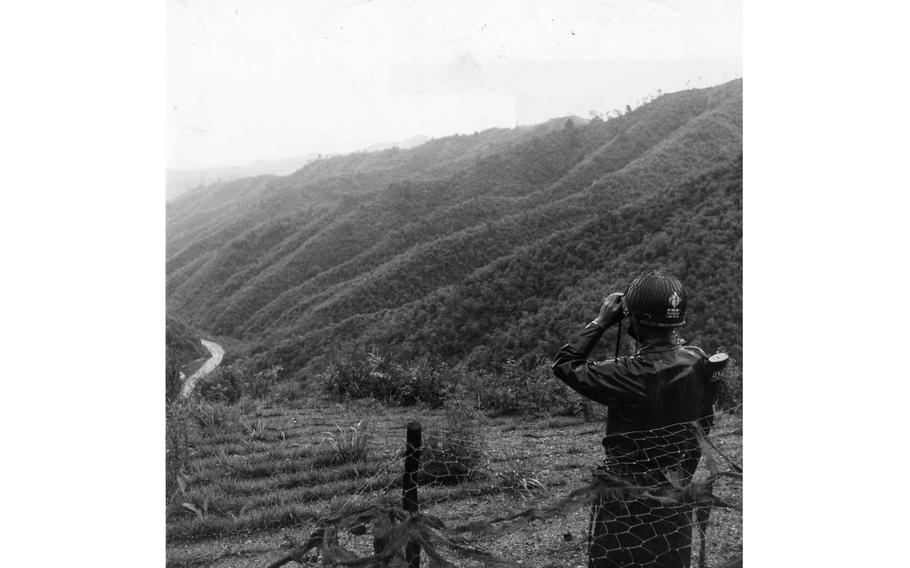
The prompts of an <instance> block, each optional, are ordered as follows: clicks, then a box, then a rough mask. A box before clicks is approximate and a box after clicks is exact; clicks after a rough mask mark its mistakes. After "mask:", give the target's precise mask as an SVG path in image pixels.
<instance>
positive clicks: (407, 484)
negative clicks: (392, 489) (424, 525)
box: [401, 420, 421, 568]
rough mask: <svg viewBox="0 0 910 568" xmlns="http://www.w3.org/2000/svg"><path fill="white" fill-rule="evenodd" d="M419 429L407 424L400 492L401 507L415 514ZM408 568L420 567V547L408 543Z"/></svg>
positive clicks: (406, 558)
mask: <svg viewBox="0 0 910 568" xmlns="http://www.w3.org/2000/svg"><path fill="white" fill-rule="evenodd" d="M420 447H421V429H420V422H417V421H416V420H412V421H410V422H408V437H407V447H406V448H405V452H404V479H403V483H402V484H401V485H402V490H401V493H402V495H401V501H402V507H403V508H404V510H405V511H410V512H412V513H416V512H417V510H418V508H419V502H418V497H417V479H416V476H417V470H419V469H420ZM404 557H405V560H407V563H408V568H419V567H420V545H419V544H417V543H416V542H409V543H408V545H407V548H405V553H404Z"/></svg>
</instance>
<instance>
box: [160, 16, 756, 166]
mask: <svg viewBox="0 0 910 568" xmlns="http://www.w3.org/2000/svg"><path fill="white" fill-rule="evenodd" d="M167 26H168V28H167V65H168V70H167V76H168V85H167V104H168V109H167V120H168V125H167V126H168V128H167V144H168V148H167V163H168V167H170V168H178V169H189V168H200V167H210V166H216V165H244V164H247V163H249V162H252V161H255V160H259V159H278V158H285V157H291V156H301V155H306V154H310V153H339V152H350V151H354V150H357V149H361V148H365V147H367V146H370V145H372V144H376V143H382V142H395V141H403V140H406V139H408V138H410V137H412V136H415V135H425V136H430V137H441V136H447V135H450V134H455V133H465V134H470V133H472V132H475V131H478V130H483V129H485V128H491V127H495V126H500V127H513V126H515V125H516V124H534V123H538V122H543V121H545V120H547V119H550V118H554V117H557V116H565V115H568V114H576V115H580V116H585V117H587V116H588V113H589V111H591V110H596V111H600V112H604V111H609V110H611V109H614V108H624V107H625V105H626V104H631V105H632V106H635V105H636V104H637V102H638V101H640V100H641V99H642V98H643V97H645V96H647V95H650V94H655V93H656V92H657V90H658V89H661V90H663V91H664V92H672V91H677V90H681V89H685V88H690V87H702V86H710V85H715V84H718V83H722V82H724V81H728V80H730V79H734V78H736V77H741V76H742V6H741V2H740V0H629V1H623V0H601V1H586V0H579V1H559V2H557V1H551V2H530V1H494V0H486V1H480V2H473V1H470V2H469V1H465V0H458V1H455V0H447V1H428V0H420V1H405V0H360V1H358V0H319V1H316V0H314V1H303V0H286V1H284V0H269V1H261V0H257V1H251V2H248V1H239V0H233V1H225V0H220V1H208V0H168V20H167Z"/></svg>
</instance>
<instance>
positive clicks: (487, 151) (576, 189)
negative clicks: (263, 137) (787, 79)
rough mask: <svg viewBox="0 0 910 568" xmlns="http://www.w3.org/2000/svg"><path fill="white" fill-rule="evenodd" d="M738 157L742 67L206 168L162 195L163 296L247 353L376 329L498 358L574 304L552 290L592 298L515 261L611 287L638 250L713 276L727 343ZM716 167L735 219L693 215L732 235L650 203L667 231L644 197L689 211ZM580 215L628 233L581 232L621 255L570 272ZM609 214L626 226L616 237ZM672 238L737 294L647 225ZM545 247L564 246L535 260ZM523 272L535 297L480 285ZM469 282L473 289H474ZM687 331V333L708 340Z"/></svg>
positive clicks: (306, 356)
mask: <svg viewBox="0 0 910 568" xmlns="http://www.w3.org/2000/svg"><path fill="white" fill-rule="evenodd" d="M578 122H580V121H578ZM741 155H742V81H741V80H737V81H733V82H730V83H726V84H724V85H720V86H718V87H713V88H709V89H700V90H691V91H683V92H680V93H671V94H667V95H663V96H661V97H659V98H658V99H656V100H654V101H652V102H651V103H648V104H646V105H644V106H642V107H639V108H638V109H635V110H633V111H632V112H630V113H627V114H625V115H623V116H622V117H619V118H613V119H610V120H608V121H602V120H599V119H595V120H591V121H588V122H586V123H584V124H577V123H576V121H574V120H572V119H566V120H561V119H554V120H551V121H548V122H547V123H544V124H543V125H537V127H530V128H528V127H522V128H521V129H513V130H509V131H506V130H504V129H491V130H489V131H484V132H481V133H476V134H474V135H470V136H454V137H447V138H443V139H434V140H430V141H427V142H425V143H423V144H421V145H420V146H418V147H416V148H414V149H412V150H400V149H390V150H383V151H380V152H375V153H370V154H366V153H357V154H352V155H346V156H340V157H332V158H329V159H325V160H317V161H314V162H311V163H310V164H307V166H305V167H304V168H302V169H300V170H298V171H296V172H294V173H293V174H291V175H289V176H285V177H282V178H252V179H245V180H236V181H234V182H227V183H223V184H216V185H215V186H213V187H210V188H206V189H205V191H201V192H193V194H195V195H186V196H183V197H181V198H179V199H178V200H175V202H174V203H172V204H171V206H170V207H169V209H168V243H167V250H168V257H167V297H168V310H169V312H170V311H172V312H174V313H177V314H180V315H181V317H183V318H185V319H186V320H187V321H191V322H194V323H195V324H196V325H198V326H200V327H205V328H207V329H209V330H211V331H213V332H215V333H219V334H226V335H236V336H239V337H245V338H247V339H254V338H255V339H256V340H257V341H259V342H260V343H261V345H260V347H259V348H257V349H255V350H253V351H252V352H251V354H252V355H253V356H254V359H255V360H256V361H257V364H261V365H266V364H282V365H283V366H285V367H286V368H288V369H291V370H294V371H295V372H302V371H303V370H304V369H309V368H315V367H317V366H318V365H319V364H322V363H324V362H325V361H327V360H328V358H330V357H332V356H335V355H338V354H340V353H343V352H346V351H350V350H351V349H357V348H365V347H366V346H368V345H370V344H375V345H378V346H380V347H382V348H384V349H387V350H389V351H392V352H395V353H399V354H401V356H406V357H412V356H417V355H419V354H420V353H421V349H420V348H418V347H417V345H418V344H426V343H428V344H429V345H430V347H429V348H427V349H426V353H425V354H429V355H433V356H438V357H441V358H443V359H447V360H450V361H451V362H465V363H470V364H477V365H489V364H493V365H495V364H496V362H497V360H501V359H502V358H504V357H515V358H523V359H525V360H527V359H528V358H529V357H531V356H532V355H533V356H536V355H538V354H547V353H550V352H552V350H553V349H554V345H556V344H557V343H558V341H559V340H558V339H556V338H557V337H560V334H559V333H557V332H556V331H555V327H556V326H557V325H563V323H562V321H561V320H559V318H568V317H569V315H570V313H571V312H570V307H575V308H577V309H579V310H581V305H579V304H578V302H577V300H576V299H575V298H574V297H573V298H570V297H568V296H567V297H563V298H562V299H560V296H559V294H560V293H563V292H565V293H566V294H568V292H567V290H569V289H571V290H573V291H574V292H573V294H575V295H578V296H585V297H587V296H591V295H592V294H591V293H590V292H586V291H585V290H583V289H581V288H579V287H578V285H577V284H575V283H573V282H571V281H569V280H567V279H566V278H552V277H549V276H546V277H544V276H535V275H534V268H533V266H534V265H535V263H532V262H531V261H530V260H529V259H533V258H538V261H537V263H536V264H537V265H545V266H549V265H550V264H552V265H553V267H556V268H557V269H560V270H567V271H568V273H571V274H576V275H577V276H578V277H579V278H583V279H584V281H585V282H588V283H589V284H588V285H590V286H591V287H596V286H595V284H597V283H598V282H599V283H600V286H603V285H604V283H612V285H613V286H621V285H622V282H624V281H625V280H627V279H628V278H629V277H631V275H632V274H631V273H630V272H629V270H630V269H631V267H632V266H641V267H642V268H645V267H646V266H645V265H644V264H642V263H640V262H636V261H635V258H636V257H635V255H634V254H633V252H636V253H637V254H639V255H640V257H641V258H650V263H651V264H650V265H657V266H660V267H664V268H669V267H675V268H676V270H677V272H680V277H681V278H682V279H683V281H684V283H686V284H687V285H688V286H690V287H693V288H697V287H698V286H699V285H701V286H707V288H708V289H711V290H716V292H715V293H717V294H720V297H723V298H725V299H724V302H726V305H728V306H730V307H731V310H732V313H730V314H728V315H726V316H721V315H719V314H717V315H715V314H714V313H713V311H712V310H708V311H711V312H712V315H711V317H713V318H714V324H716V327H717V329H719V330H722V331H723V332H724V333H727V334H732V335H733V337H732V338H731V339H730V340H725V343H727V344H729V345H731V346H733V347H731V350H732V351H733V353H734V355H735V356H736V357H738V358H741V347H740V346H741V289H742V284H741V272H742V269H741V262H742V258H741V239H742V232H741V231H742V229H741V223H742V222H741V208H742V205H741V187H742V180H741V170H742V157H741ZM717 180H724V181H723V182H722V183H723V184H725V185H724V188H725V189H723V191H721V190H719V189H715V190H714V193H713V194H711V195H714V194H716V198H717V199H718V200H720V202H722V203H725V204H727V206H728V207H729V208H731V210H732V211H733V213H730V214H727V213H728V212H725V213H724V215H726V217H724V219H725V220H726V221H727V222H728V223H730V227H728V228H720V227H714V223H715V221H713V220H710V219H707V220H703V223H704V224H706V225H705V226H710V227H711V230H712V231H714V230H716V231H717V233H718V235H723V238H725V239H727V241H729V242H725V243H717V242H714V241H713V240H712V239H713V238H714V237H711V235H707V234H706V235H703V234H701V232H702V231H701V229H698V230H696V231H695V233H693V232H692V230H691V229H686V227H685V226H684V223H683V222H682V221H681V220H680V219H678V218H677V217H674V215H673V214H671V213H672V212H669V211H667V212H666V213H665V214H664V213H662V214H661V216H660V218H661V219H664V221H665V222H666V223H671V224H672V226H673V230H672V232H671V233H667V231H666V230H664V228H662V227H661V226H657V225H654V224H653V222H652V221H651V220H649V215H648V214H647V211H648V210H651V211H656V210H660V211H663V208H665V207H666V204H667V203H668V202H672V203H677V204H678V206H679V207H680V208H681V211H683V212H685V214H689V215H696V216H697V215H701V213H699V211H701V209H699V208H700V207H702V206H703V205H704V204H703V203H701V202H698V201H693V200H692V199H687V198H686V197H685V195H682V194H680V192H681V191H684V190H683V188H689V191H692V192H693V193H694V194H697V195H707V194H706V193H705V192H706V191H707V190H705V189H704V188H703V187H702V186H706V185H711V184H715V185H716V184H718V183H721V182H718V181H717ZM737 211H738V214H737V213H736V212H737ZM623 215H628V216H631V217H633V218H635V219H638V225H630V224H629V223H628V222H626V221H623V217H622V216H623ZM680 215H683V213H680ZM730 215H732V216H730ZM737 215H738V216H737ZM652 216H653V215H652ZM683 217H684V215H683ZM699 218H700V217H699ZM578 227H587V228H588V229H587V230H589V231H593V232H594V233H596V234H599V235H602V236H603V237H604V238H607V239H616V242H622V243H625V245H624V246H625V247H626V248H625V249H623V250H614V249H612V248H607V249H604V246H603V245H600V244H597V243H596V242H592V243H589V246H590V247H591V248H592V250H595V251H596V250H601V249H603V250H602V252H603V251H606V250H609V251H612V253H613V254H615V255H616V256H617V257H618V259H619V260H616V261H615V262H612V267H613V268H612V270H606V269H604V268H602V267H597V268H596V269H592V270H591V275H588V276H584V275H583V270H582V268H581V267H579V266H577V264H578V262H580V259H588V261H589V262H591V261H592V260H591V259H592V258H593V257H592V253H590V252H588V253H584V254H582V253H581V251H575V248H576V247H575V245H573V243H572V240H571V239H570V238H569V237H568V235H575V237H576V238H579V239H582V240H585V239H586V238H587V237H586V236H585V235H584V234H583V233H578V230H579V229H578ZM619 227H622V228H623V230H625V231H628V232H631V233H634V234H635V235H636V236H638V237H640V238H639V239H638V240H637V241H636V240H634V239H632V240H630V239H628V238H625V237H624V236H623V235H617V234H616V232H617V231H619ZM706 230H707V229H706ZM665 233H666V235H665V236H664V237H661V235H663V234H665ZM680 235H688V237H687V238H688V239H689V240H691V241H692V243H689V242H686V243H683V244H684V245H685V246H687V247H689V248H692V247H694V249H693V251H695V252H700V253H708V254H709V255H713V256H716V257H717V258H718V259H722V262H721V264H722V266H723V267H724V268H725V269H727V270H730V271H732V273H733V274H739V275H740V276H739V280H738V281H737V280H736V278H735V277H734V278H733V279H732V280H730V279H725V282H727V283H728V284H730V285H731V286H732V288H733V290H734V292H733V297H732V299H731V297H730V294H727V293H721V292H722V291H719V289H718V288H717V285H716V280H718V279H719V276H718V275H714V276H712V275H710V274H706V273H705V274H703V273H702V272H700V271H701V270H702V267H701V261H700V260H698V258H696V257H694V256H691V254H690V255H689V256H687V257H686V258H687V259H689V260H687V262H686V263H683V264H681V265H680V264H679V262H678V260H674V258H673V255H672V254H671V250H672V249H671V248H670V247H669V246H668V245H666V243H664V242H663V241H662V240H661V239H664V240H666V239H668V238H671V239H672V238H679V236H680ZM717 238H720V237H717ZM555 243H559V245H557V244H555ZM643 243H647V244H643ZM693 243H694V244H693ZM731 245H732V249H733V250H732V254H727V253H729V252H730V250H729V249H730V248H731ZM724 247H726V249H728V250H726V251H725V252H724V251H719V250H717V249H718V248H720V249H723V248H724ZM737 247H739V248H738V249H737ZM539 250H544V251H547V254H550V255H557V256H559V255H561V257H560V258H561V259H560V260H559V261H558V262H557V261H552V262H551V261H550V260H547V262H543V260H540V258H539V257H540V255H541V254H542V253H541V252H539ZM655 250H656V252H655ZM737 250H738V251H739V252H738V253H737ZM560 251H563V252H562V253H560ZM565 251H574V252H572V253H570V254H565ZM695 252H693V253H692V254H695ZM690 257H691V258H690ZM554 262H555V264H554ZM560 267H561V268H560ZM617 273H619V274H621V276H619V275H617ZM689 273H693V274H694V273H698V276H697V278H696V277H693V276H688V274H689ZM510 279H515V280H516V282H511V281H510ZM529 279H530V280H534V279H537V280H539V281H540V282H541V283H543V282H546V283H547V284H546V285H544V284H541V286H542V288H540V290H538V291H537V292H535V295H534V296H533V300H522V299H521V298H512V297H509V292H505V291H504V292H503V293H502V294H501V295H500V296H498V297H497V296H491V295H489V294H488V293H487V292H488V290H487V289H486V288H484V287H483V284H484V283H485V285H486V286H487V287H488V288H489V287H490V286H493V284H494V283H499V281H500V280H503V282H502V283H499V284H501V285H502V286H504V290H513V292H512V293H518V292H517V291H519V290H524V288H523V287H522V286H523V285H525V284H521V282H524V281H527V280H529ZM518 281H521V282H518ZM478 282H480V284H478ZM737 282H738V283H737ZM520 284H521V285H520ZM693 285H694V286H693ZM477 286H480V288H477ZM494 288H495V286H494ZM468 290H473V292H470V293H469V292H468ZM736 290H738V298H739V299H738V300H736V297H737V292H736ZM601 292H602V290H598V291H597V292H596V293H595V294H593V295H594V296H596V295H597V294H601ZM480 297H482V298H485V300H484V302H481V303H480V304H477V305H474V304H475V303H476V302H475V300H476V298H480ZM456 298H457V300H455V299H456ZM444 301H454V302H456V304H457V303H461V307H460V308H459V307H457V305H455V304H453V305H452V306H451V307H450V308H447V310H449V311H450V312H451V315H452V316H453V317H455V316H457V318H456V319H458V320H459V324H460V326H461V327H460V329H462V330H463V331H464V332H465V335H464V336H461V337H456V336H452V334H451V330H450V329H447V326H446V322H445V321H443V320H440V319H439V315H438V314H439V312H438V310H437V309H436V308H434V304H433V302H443V303H444ZM737 302H738V303H737ZM692 305H693V307H694V306H696V305H697V306H698V309H697V310H696V311H699V310H703V309H704V307H703V306H702V305H701V304H699V303H698V302H694V303H693V304H692ZM512 309H518V310H519V313H521V314H524V315H521V316H520V317H518V318H517V319H516V318H515V317H512V316H511V315H509V316H508V317H507V318H505V320H503V321H501V322H498V323H497V322H492V321H488V319H487V318H486V316H485V315H484V314H483V313H482V312H483V310H487V311H489V312H490V313H497V314H500V317H504V314H508V313H510V312H509V310H512ZM478 310H479V311H478ZM715 311H716V310H715ZM465 314H472V315H471V317H468V316H466V315H465ZM548 314H549V315H548ZM472 318H473V319H472ZM718 318H722V319H723V321H722V322H721V323H718ZM557 320H559V323H558V324H557ZM521 322H524V323H523V324H521ZM519 324H521V325H525V324H526V325H527V326H529V327H528V328H527V330H526V329H525V328H524V327H516V326H518V325H519ZM706 325H707V323H706ZM690 328H691V331H692V332H693V333H694V334H695V337H704V338H705V339H706V340H714V339H715V337H716V336H717V337H719V336H718V334H716V333H714V332H705V331H703V330H701V329H700V328H698V327H697V326H692V325H691V324H690ZM498 333H503V334H504V336H503V337H504V338H505V339H504V338H500V337H498V335H497V334H498ZM534 334H537V337H538V338H545V339H538V340H534ZM540 341H544V343H543V344H541V343H540Z"/></svg>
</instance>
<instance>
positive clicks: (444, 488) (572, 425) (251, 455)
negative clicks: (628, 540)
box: [167, 401, 742, 568]
mask: <svg viewBox="0 0 910 568" xmlns="http://www.w3.org/2000/svg"><path fill="white" fill-rule="evenodd" d="M233 412H235V413H236V415H231V416H228V417H227V418H226V419H225V420H224V422H223V423H221V424H219V425H217V427H214V426H213V427H210V428H208V429H205V428H194V429H193V430H192V433H191V435H190V436H189V443H188V455H189V458H188V467H187V472H186V473H187V475H186V477H185V478H184V479H183V483H182V488H181V490H180V492H179V493H178V494H175V495H172V496H170V498H169V504H168V514H167V565H168V566H174V567H177V566H181V567H190V566H193V567H195V566H214V567H218V568H228V567H231V568H233V567H263V568H264V567H265V566H268V564H269V563H271V562H273V561H274V560H276V559H278V558H281V557H282V556H283V555H286V554H288V552H289V551H291V550H293V549H294V547H296V546H299V545H300V543H302V542H303V541H305V540H306V538H307V536H308V535H309V534H310V533H311V531H312V530H313V529H314V528H315V527H316V525H317V520H318V519H319V518H327V517H332V516H333V515H334V514H336V513H337V512H338V511H339V510H341V508H342V507H346V506H350V505H352V504H369V503H373V502H380V501H389V502H395V501H397V500H398V499H399V498H400V497H399V496H400V494H401V487H400V479H401V471H402V470H401V464H402V462H401V455H402V452H403V450H404V445H405V425H406V424H407V422H408V421H409V420H414V419H416V420H419V421H420V422H421V423H422V424H423V430H424V440H425V442H427V441H428V440H429V443H432V441H433V440H434V436H436V437H437V438H438V437H439V434H438V433H439V432H441V431H442V430H443V429H444V428H446V427H451V424H448V423H447V420H449V421H451V418H446V416H445V415H444V414H443V413H442V412H441V411H438V410H427V409H419V408H387V407H383V406H380V405H378V404H371V403H351V404H335V403H326V402H319V401H309V402H299V401H298V402H294V403H282V404H271V405H259V406H253V407H245V408H243V409H242V411H236V410H235V411H233ZM359 421H363V422H362V423H361V427H363V425H366V426H367V427H368V428H369V432H370V435H371V442H370V444H369V455H368V457H367V458H366V459H365V460H363V461H361V462H359V463H348V464H339V465H332V464H328V463H325V459H324V456H325V455H326V451H327V448H330V446H331V444H332V441H333V439H336V438H335V437H337V436H340V435H342V434H344V433H345V432H347V433H348V434H350V433H351V428H352V427H353V426H355V425H356V424H357V423H358V422H359ZM475 426H476V427H475V428H474V432H473V434H471V436H470V437H471V439H470V440H469V443H470V445H471V447H472V448H474V449H476V450H478V453H479V454H480V457H479V459H478V460H477V461H476V463H472V464H471V467H472V468H473V471H472V472H471V474H472V477H473V478H472V479H469V480H467V481H464V482H461V483H457V484H451V485H432V486H423V487H421V488H420V498H421V511H422V512H423V513H425V514H429V515H433V516H436V517H438V518H439V519H440V520H441V521H442V522H443V523H444V524H445V525H446V526H447V527H454V526H458V525H462V524H465V523H468V522H473V521H481V520H490V519H494V518H496V517H499V516H502V515H505V514H507V513H510V512H519V511H522V510H526V509H529V508H531V507H543V506H545V505H547V504H549V503H553V502H556V501H559V500H560V499H561V498H563V497H565V496H566V495H568V494H569V493H570V492H571V491H572V490H573V489H577V488H579V487H582V486H584V485H585V484H586V483H587V482H589V481H590V479H591V471H592V468H593V467H595V466H596V465H597V464H598V462H599V461H600V460H601V459H602V452H603V449H602V446H601V438H602V436H603V423H602V422H599V421H586V420H585V419H584V418H582V417H577V418H576V417H544V416H540V417H528V416H507V417H483V418H482V419H481V420H480V422H479V423H478V424H476V425H475ZM711 439H712V441H713V442H714V444H715V445H716V447H717V449H718V450H719V451H720V452H722V453H723V454H724V455H726V456H727V457H729V458H730V459H731V460H732V461H734V462H735V463H737V464H742V420H741V418H740V417H739V416H737V415H734V414H730V415H723V416H721V417H720V419H719V421H718V423H717V426H716V427H715V430H714V432H713V433H712V436H711ZM473 455H474V456H475V457H477V454H476V453H475V454H473ZM717 461H718V465H719V466H721V469H725V467H724V466H725V463H726V462H725V461H724V460H723V459H722V458H717ZM474 474H476V475H474ZM703 474H704V472H702V475H703ZM715 494H716V495H718V496H719V497H721V498H722V499H724V500H726V501H728V502H731V503H738V504H741V503H742V483H741V481H726V480H721V481H720V482H718V484H717V485H716V486H715ZM184 503H188V504H189V506H186V505H184ZM194 509H195V510H194ZM589 515H590V509H589V507H585V506H582V507H577V508H575V509H573V510H568V511H565V512H560V513H555V514H552V515H546V516H544V518H542V519H539V520H534V521H531V522H530V523H512V524H509V526H508V530H504V531H502V532H499V533H496V534H482V535H477V536H471V537H470V538H469V539H468V540H467V541H466V543H467V544H469V545H470V546H471V547H474V548H477V549H481V550H484V551H486V552H489V553H492V554H494V555H496V556H499V557H501V558H504V559H508V560H512V561H516V562H519V563H521V564H522V565H526V566H537V567H541V568H544V567H556V566H560V567H572V566H584V565H585V564H586V556H585V554H586V532H587V524H588V520H589ZM710 522H711V524H710V528H709V530H708V539H707V551H708V554H707V558H708V563H707V565H708V566H719V565H720V564H722V563H723V561H725V560H727V559H729V558H731V557H733V556H737V555H739V554H741V551H742V514H741V513H739V512H737V511H734V510H728V509H721V510H715V511H714V512H713V513H712V515H711V521H710ZM497 526H502V525H497ZM340 543H341V544H342V545H345V546H347V547H349V548H351V549H353V550H356V551H358V552H361V553H364V554H366V553H369V549H370V543H371V537H370V535H369V534H367V535H364V536H350V535H347V534H342V535H340ZM694 548H695V549H697V546H696V547H694ZM445 556H446V558H447V559H449V560H450V561H452V562H454V563H455V564H456V565H459V566H470V565H478V564H477V563H476V562H475V563H473V564H472V561H468V560H466V559H465V558H463V557H459V556H458V555H454V554H452V555H449V554H446V555H445ZM424 564H426V563H424ZM290 565H291V566H294V565H297V564H294V563H291V564H290ZM316 565H318V563H317V564H316Z"/></svg>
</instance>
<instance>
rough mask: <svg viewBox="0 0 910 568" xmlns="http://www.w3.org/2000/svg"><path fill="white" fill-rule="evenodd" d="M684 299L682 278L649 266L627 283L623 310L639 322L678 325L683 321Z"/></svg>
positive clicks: (654, 325) (660, 325) (658, 325)
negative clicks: (648, 269) (680, 279)
mask: <svg viewBox="0 0 910 568" xmlns="http://www.w3.org/2000/svg"><path fill="white" fill-rule="evenodd" d="M686 303H687V297H686V291H685V290H684V289H683V285H682V282H680V281H679V280H678V279H676V278H675V277H673V276H671V275H669V274H667V273H666V272H661V271H659V270H651V271H648V272H643V273H641V274H639V275H638V276H636V277H635V279H634V280H632V282H630V283H629V287H628V288H626V293H625V294H624V295H623V297H622V310H623V314H625V315H626V316H627V317H628V316H631V317H632V321H633V322H635V323H637V324H639V325H647V326H651V327H679V326H681V325H683V324H684V323H686V321H685V316H686Z"/></svg>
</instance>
